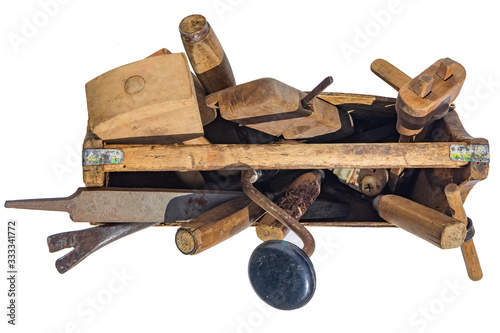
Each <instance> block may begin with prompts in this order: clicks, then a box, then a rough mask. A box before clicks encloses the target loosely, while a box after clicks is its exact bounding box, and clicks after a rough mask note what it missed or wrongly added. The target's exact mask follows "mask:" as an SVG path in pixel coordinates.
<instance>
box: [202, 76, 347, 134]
mask: <svg viewBox="0 0 500 333" xmlns="http://www.w3.org/2000/svg"><path fill="white" fill-rule="evenodd" d="M331 82H333V79H332V78H331V77H328V78H326V79H325V80H323V81H322V82H321V83H320V84H319V85H318V86H317V87H316V88H315V89H313V90H312V91H311V92H310V93H309V94H306V93H305V92H302V91H300V90H297V89H295V88H293V87H291V86H289V85H286V84H284V83H282V82H280V81H278V80H275V79H271V78H264V79H259V80H255V81H251V82H248V83H244V84H240V85H237V86H235V87H231V88H228V89H224V90H221V91H219V92H217V93H214V94H211V95H209V96H207V98H206V102H207V105H208V106H210V107H213V108H217V107H218V108H219V110H220V113H221V116H222V118H224V119H227V120H231V121H234V122H236V123H238V124H241V125H245V126H248V127H251V128H254V129H256V130H259V131H262V132H264V133H268V134H271V135H275V136H279V135H283V137H284V138H285V139H306V138H311V137H317V136H323V135H327V134H329V135H332V133H335V138H331V139H338V138H342V137H345V136H347V135H349V134H351V133H352V131H353V128H352V119H351V118H350V116H349V114H348V113H347V112H345V111H344V110H340V109H338V108H337V107H335V106H334V105H332V104H330V103H328V102H326V101H324V100H321V99H319V98H317V96H318V95H319V94H320V93H321V92H322V91H323V90H324V89H325V88H326V87H327V86H328V85H329V84H330V83H331Z"/></svg>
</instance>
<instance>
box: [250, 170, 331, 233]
mask: <svg viewBox="0 0 500 333" xmlns="http://www.w3.org/2000/svg"><path fill="white" fill-rule="evenodd" d="M324 177H325V174H324V172H323V171H322V170H314V171H311V172H308V173H305V174H303V175H301V176H300V177H298V178H297V179H295V180H294V181H293V182H292V183H291V184H290V185H289V186H288V187H287V189H286V190H285V192H284V193H283V194H282V195H281V196H280V197H279V198H278V199H277V200H276V204H277V205H278V207H280V208H281V209H283V210H284V211H285V212H287V214H289V215H290V216H291V217H293V218H294V219H296V220H300V218H301V217H302V216H303V215H304V214H305V213H306V211H307V209H308V208H309V207H310V206H311V205H312V204H313V202H314V201H315V200H316V198H317V197H318V195H319V193H320V190H321V188H320V187H321V181H322V180H323V178H324ZM255 231H256V232H257V236H258V237H259V238H260V239H261V240H262V241H268V240H272V239H279V240H282V239H283V238H284V237H285V236H286V235H287V234H288V232H289V229H288V228H287V227H286V226H285V225H284V224H283V223H281V222H279V221H277V220H276V218H274V217H273V216H272V215H271V214H266V215H264V217H263V218H262V219H261V220H260V221H259V223H258V225H257V226H256V227H255Z"/></svg>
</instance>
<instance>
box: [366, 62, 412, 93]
mask: <svg viewBox="0 0 500 333" xmlns="http://www.w3.org/2000/svg"><path fill="white" fill-rule="evenodd" d="M371 70H372V72H373V73H374V74H375V75H377V76H378V77H379V78H381V79H382V80H383V81H384V82H385V83H387V84H388V85H390V86H391V87H393V88H394V89H396V90H398V91H399V89H401V87H402V86H404V85H405V84H407V83H408V82H410V81H411V77H409V76H408V75H406V74H405V73H403V72H402V71H401V70H399V69H398V68H397V67H396V66H394V65H393V64H391V63H389V62H388V61H386V60H384V59H377V60H375V61H373V62H372V64H371Z"/></svg>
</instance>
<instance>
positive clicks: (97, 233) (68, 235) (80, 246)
mask: <svg viewBox="0 0 500 333" xmlns="http://www.w3.org/2000/svg"><path fill="white" fill-rule="evenodd" d="M156 224H158V223H157V222H153V223H107V224H104V225H100V226H98V227H94V228H89V229H84V230H77V231H69V232H63V233H60V234H56V235H52V236H49V237H48V238H47V244H48V246H49V251H50V252H51V253H52V252H57V251H60V250H62V249H67V248H74V249H73V250H72V251H70V252H68V253H67V254H66V255H64V256H63V257H61V258H59V259H57V261H56V269H57V271H58V272H59V273H61V274H64V273H66V272H67V271H69V270H70V269H71V268H73V267H75V266H76V265H78V264H79V263H80V262H81V261H82V260H83V259H85V258H87V257H88V256H89V255H90V254H92V253H93V252H95V251H97V250H99V249H100V248H102V247H104V246H106V245H108V244H110V243H112V242H114V241H116V240H118V239H120V238H123V237H125V236H128V235H130V234H133V233H135V232H137V231H140V230H143V229H146V228H149V227H151V226H153V225H156Z"/></svg>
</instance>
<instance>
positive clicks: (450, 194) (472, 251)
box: [444, 183, 483, 281]
mask: <svg viewBox="0 0 500 333" xmlns="http://www.w3.org/2000/svg"><path fill="white" fill-rule="evenodd" d="M444 193H445V195H446V199H447V200H448V205H450V208H451V209H452V210H453V212H452V215H453V217H454V218H456V219H457V220H459V221H461V222H462V223H464V225H467V215H466V213H465V209H464V205H463V202H462V196H461V194H460V187H459V186H457V185H456V184H453V183H451V184H448V185H447V186H446V187H445V188H444ZM460 248H461V250H462V257H463V258H464V262H465V268H467V275H469V278H470V279H471V280H472V281H479V280H481V279H482V277H483V270H482V269H481V264H480V262H479V257H478V255H477V251H476V246H475V245H474V241H473V240H472V238H471V239H469V240H467V241H466V242H464V243H463V244H462V246H461V247H460Z"/></svg>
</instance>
